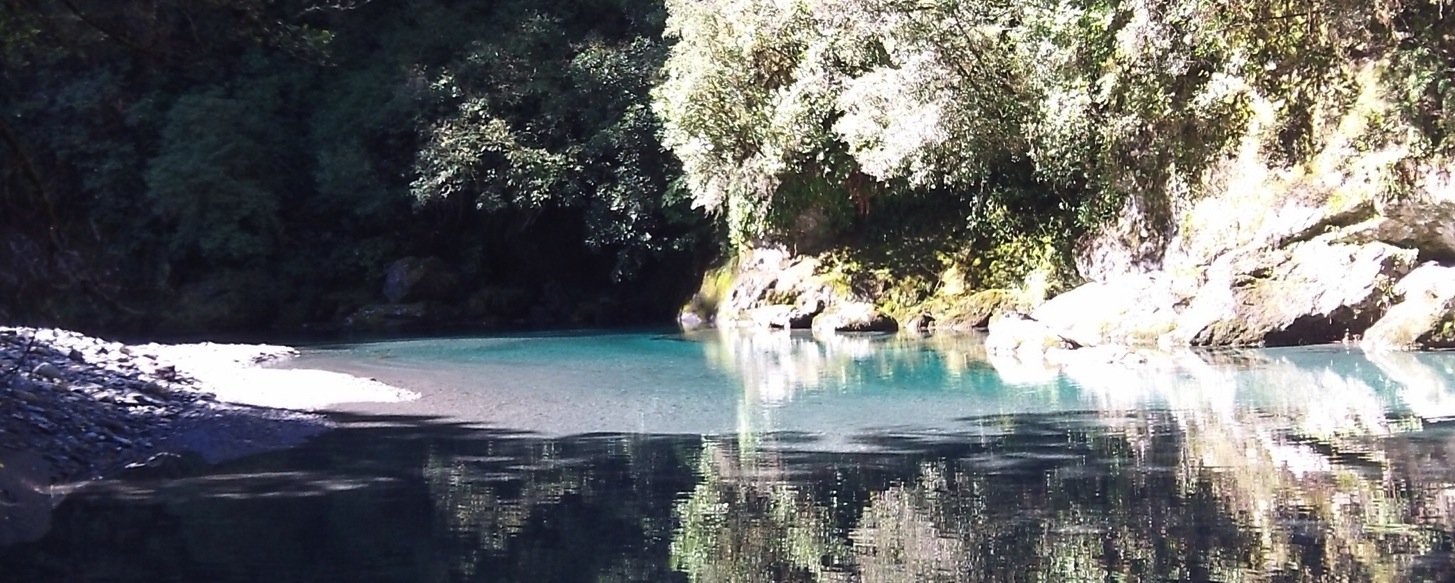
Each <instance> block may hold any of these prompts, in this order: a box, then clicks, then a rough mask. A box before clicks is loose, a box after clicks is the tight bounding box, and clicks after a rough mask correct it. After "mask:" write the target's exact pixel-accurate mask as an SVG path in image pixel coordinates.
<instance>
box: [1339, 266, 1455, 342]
mask: <svg viewBox="0 0 1455 583" xmlns="http://www.w3.org/2000/svg"><path fill="white" fill-rule="evenodd" d="M1394 293H1395V295H1397V296H1399V297H1400V299H1401V301H1400V302H1399V303H1398V304H1395V305H1394V306H1391V307H1390V308H1389V311H1388V312H1386V313H1385V314H1384V317H1383V318H1380V319H1379V321H1378V322H1375V323H1374V325H1373V326H1372V327H1370V328H1369V330H1368V331H1366V332H1365V333H1364V338H1363V340H1362V341H1361V342H1360V343H1359V345H1360V347H1362V348H1364V349H1365V350H1368V351H1386V350H1413V349H1420V348H1446V347H1450V346H1455V267H1445V266H1441V265H1437V264H1434V263H1429V264H1425V265H1421V266H1420V267H1419V268H1417V269H1415V270H1414V271H1412V272H1410V274H1409V275H1407V276H1405V278H1404V279H1402V280H1400V281H1399V283H1398V284H1396V285H1395V286H1394Z"/></svg>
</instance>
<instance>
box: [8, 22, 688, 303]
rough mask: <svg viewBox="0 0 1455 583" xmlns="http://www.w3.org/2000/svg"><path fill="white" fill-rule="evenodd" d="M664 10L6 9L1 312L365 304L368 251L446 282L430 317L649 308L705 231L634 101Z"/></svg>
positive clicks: (674, 285) (379, 269) (678, 275)
mask: <svg viewBox="0 0 1455 583" xmlns="http://www.w3.org/2000/svg"><path fill="white" fill-rule="evenodd" d="M664 18H665V14H664V13H663V12H662V9H661V6H659V5H657V4H655V3H653V2H642V1H635V0H582V1H579V2H569V3H552V4H545V5H542V4H538V3H534V2H525V1H510V2H491V3H473V2H455V1H451V0H417V1H408V2H403V1H401V2H384V1H376V2H342V3H339V2H329V3H321V2H319V3H313V2H284V1H275V0H213V1H209V2H201V3H198V2H184V1H180V0H137V1H131V2H122V3H114V2H100V1H94V2H84V1H40V2H22V3H6V4H5V5H4V8H3V14H0V21H3V23H4V29H3V31H4V38H3V39H0V42H3V43H4V53H3V55H4V57H5V59H6V67H5V70H4V77H3V82H4V84H5V86H6V87H7V90H6V91H5V92H4V93H3V95H0V111H3V112H4V113H5V115H4V116H3V121H0V123H3V124H4V125H3V127H0V129H3V136H4V137H5V146H6V147H4V148H3V149H0V154H3V156H0V164H3V166H0V169H3V176H4V179H5V181H4V183H3V185H4V191H3V193H4V197H3V198H0V209H3V210H0V217H3V219H0V221H3V222H4V223H5V224H4V228H5V234H4V239H5V241H4V243H5V244H4V245H3V246H0V248H3V249H4V250H3V251H0V265H3V268H0V273H3V274H4V275H0V298H3V301H0V316H4V317H6V318H7V319H14V318H24V319H38V320H49V321H57V320H59V321H62V322H68V323H73V324H76V325H83V326H88V327H125V328H138V327H151V328H156V327H161V328H169V329H175V330H186V329H198V328H214V327H219V326H229V327H238V328H254V329H255V328H258V327H261V326H266V325H270V324H281V325H298V324H303V323H312V322H329V321H338V320H339V319H341V318H342V317H344V316H347V315H348V314H350V313H351V312H353V311H354V310H356V309H358V308H360V307H361V306H365V305H368V304H371V303H382V302H383V301H384V298H383V297H381V296H380V293H379V289H380V283H381V281H382V279H383V275H384V271H385V269H386V267H387V266H388V265H389V264H390V263H391V262H392V261H394V260H396V259H399V258H401V257H408V256H433V257H440V258H442V259H443V263H444V264H445V265H447V266H448V269H449V270H450V271H452V273H451V275H452V276H453V277H454V278H455V279H456V280H457V281H459V282H460V283H462V284H463V285H458V286H452V287H451V289H450V290H446V293H444V295H443V296H441V297H437V298H431V299H434V300H439V301H438V302H437V304H438V305H430V306H427V310H429V311H430V312H431V314H430V316H431V317H436V319H438V318H444V319H452V320H456V319H463V320H469V321H477V322H478V321H505V322H508V321H510V320H518V319H521V318H525V317H530V318H531V319H532V320H533V321H534V322H535V323H537V324H546V323H577V324H581V323H604V322H610V321H632V320H642V319H647V318H654V317H656V318H660V317H663V316H664V315H665V314H666V313H669V312H670V310H671V309H672V306H673V305H674V304H675V303H676V302H677V301H678V300H679V299H680V298H678V297H677V295H678V293H679V291H678V290H679V289H681V288H682V287H683V284H682V282H685V281H688V280H690V279H691V277H690V271H691V268H692V266H693V265H695V264H696V263H697V262H698V255H700V253H699V250H700V249H703V248H704V247H703V243H704V242H707V241H708V239H707V238H705V237H703V234H704V231H703V229H704V228H705V226H706V223H705V221H703V220H702V218H701V217H700V216H699V215H698V214H697V213H694V212H692V211H691V210H690V207H689V205H688V204H687V202H686V200H685V198H684V196H682V195H679V194H678V189H677V188H676V186H675V181H674V179H675V176H676V174H677V172H678V170H677V167H678V166H677V164H676V162H675V160H674V159H673V158H672V157H671V156H670V154H668V153H667V152H666V151H665V150H664V149H663V148H662V147H661V146H660V144H659V142H658V140H657V138H656V134H657V131H658V125H659V124H658V122H657V120H656V117H655V116H654V114H653V113H652V111H651V109H650V107H649V105H648V102H649V90H650V87H651V86H652V84H653V82H654V80H655V75H656V74H657V71H658V70H659V69H660V63H661V62H662V60H663V59H664V58H665V50H666V49H665V46H664V45H663V43H662V41H661V28H662V25H663V20H664ZM167 305H173V306H176V307H175V308H170V309H164V308H162V306H167ZM152 314H163V317H162V318H161V319H160V321H158V319H156V318H153V317H151V316H150V315H152Z"/></svg>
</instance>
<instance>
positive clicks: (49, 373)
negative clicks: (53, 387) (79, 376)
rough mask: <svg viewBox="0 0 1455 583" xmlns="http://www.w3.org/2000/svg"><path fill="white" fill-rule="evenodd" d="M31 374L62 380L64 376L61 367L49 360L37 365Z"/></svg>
mask: <svg viewBox="0 0 1455 583" xmlns="http://www.w3.org/2000/svg"><path fill="white" fill-rule="evenodd" d="M31 374H34V375H35V376H38V377H42V378H47V379H51V380H60V379H61V378H63V376H64V375H63V374H62V373H61V369H60V368H59V367H57V366H56V365H54V364H51V363H49V362H42V363H40V364H37V365H35V370H33V371H31Z"/></svg>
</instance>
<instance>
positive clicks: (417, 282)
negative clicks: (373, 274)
mask: <svg viewBox="0 0 1455 583" xmlns="http://www.w3.org/2000/svg"><path fill="white" fill-rule="evenodd" d="M458 289H459V278H458V277H456V276H455V274H454V273H452V272H451V271H450V269H449V267H448V266H447V265H445V262H444V261H443V260H441V259H439V258H438V257H425V258H420V257H405V258H403V259H399V260H397V261H395V262H394V263H391V264H389V268H388V269H387V270H385V273H384V289H383V292H384V297H385V298H387V299H388V300H389V303H391V304H404V303H412V302H421V301H448V300H451V299H453V296H454V295H455V294H456V293H457V292H458Z"/></svg>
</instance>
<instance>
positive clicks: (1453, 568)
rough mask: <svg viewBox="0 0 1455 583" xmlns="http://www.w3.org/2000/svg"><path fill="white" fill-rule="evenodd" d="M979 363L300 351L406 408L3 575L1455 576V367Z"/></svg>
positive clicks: (384, 408) (893, 341) (541, 345)
mask: <svg viewBox="0 0 1455 583" xmlns="http://www.w3.org/2000/svg"><path fill="white" fill-rule="evenodd" d="M1137 360H1138V362H1137V363H1136V364H1133V365H1111V364H1106V363H1105V359H1101V358H1079V359H1077V360H1075V361H1073V362H1066V363H1062V364H1060V365H1056V366H1050V365H1046V364H1044V363H1024V362H1016V361H1006V360H1000V359H993V358H990V357H988V356H987V355H986V354H985V352H984V350H983V347H982V343H981V340H980V339H979V338H977V337H974V336H964V337H934V338H907V337H892V336H856V337H837V338H832V339H815V338H813V337H811V336H806V335H799V334H789V333H771V334H765V333H758V334H739V333H733V332H728V333H717V332H708V333H703V334H698V335H686V336H684V335H680V334H571V335H547V336H521V337H510V338H503V337H497V338H454V339H425V340H409V341H399V342H382V343H368V344H356V345H335V346H320V347H314V348H310V349H308V350H306V351H305V354H304V355H303V357H302V358H300V359H299V361H298V362H297V363H295V364H296V365H297V366H307V367H322V368H331V369H335V370H343V371H346V372H353V373H356V374H363V375H366V376H372V377H375V378H379V379H380V380H384V381H386V382H391V383H394V384H399V385H402V386H405V387H407V388H413V389H416V390H419V391H420V392H422V393H423V394H424V398H423V399H421V400H420V401H417V402H414V403H407V404H399V405H383V404H372V405H366V404H360V405H350V406H345V407H343V409H344V410H345V411H346V412H345V413H340V414H339V415H338V421H339V423H340V429H338V430H335V431H333V432H330V433H328V434H325V435H324V436H322V437H320V438H318V439H316V440H314V441H313V442H310V443H309V444H307V445H305V446H303V447H300V448H296V449H292V450H288V451H283V452H275V453H270V454H264V455H260V456H255V457H251V458H246V459H242V460H236V461H233V462H228V463H224V464H220V465H216V466H202V467H195V468H191V469H188V470H186V471H183V472H181V473H180V474H178V473H172V474H168V475H152V476H146V475H137V476H132V477H128V478H125V479H115V480H109V481H103V482H99V483H95V484H92V485H89V486H87V487H85V488H82V489H81V490H79V491H78V492H76V493H74V494H72V495H71V496H70V497H69V498H68V499H67V500H66V501H65V502H64V503H63V504H61V506H60V507H58V508H57V509H56V512H55V515H54V525H53V528H52V530H51V532H50V533H49V534H48V535H47V537H46V538H44V539H42V540H40V541H36V542H32V543H25V544H19V545H12V546H9V547H3V548H0V573H3V576H4V580H7V581H8V580H17V581H28V580H34V581H69V580H81V581H92V580H105V581H113V580H114V581H329V580H336V581H825V582H828V581H1143V580H1223V581H1234V580H1237V581H1365V580H1380V581H1385V580H1390V581H1403V580H1420V581H1423V580H1447V579H1451V578H1452V576H1455V558H1452V554H1451V548H1452V537H1451V532H1452V529H1455V471H1452V469H1455V459H1452V457H1451V456H1452V455H1455V433H1452V431H1451V429H1450V428H1449V427H1450V424H1449V423H1447V422H1446V419H1450V418H1455V354H1443V353H1430V354H1394V355H1378V356H1365V355H1363V354H1362V353H1359V352H1357V351H1353V352H1351V351H1348V350H1346V349H1344V348H1342V347H1313V348H1300V349H1287V350H1266V351H1231V352H1218V353H1198V352H1182V353H1156V354H1147V355H1144V356H1142V357H1140V358H1139V359H1137Z"/></svg>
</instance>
